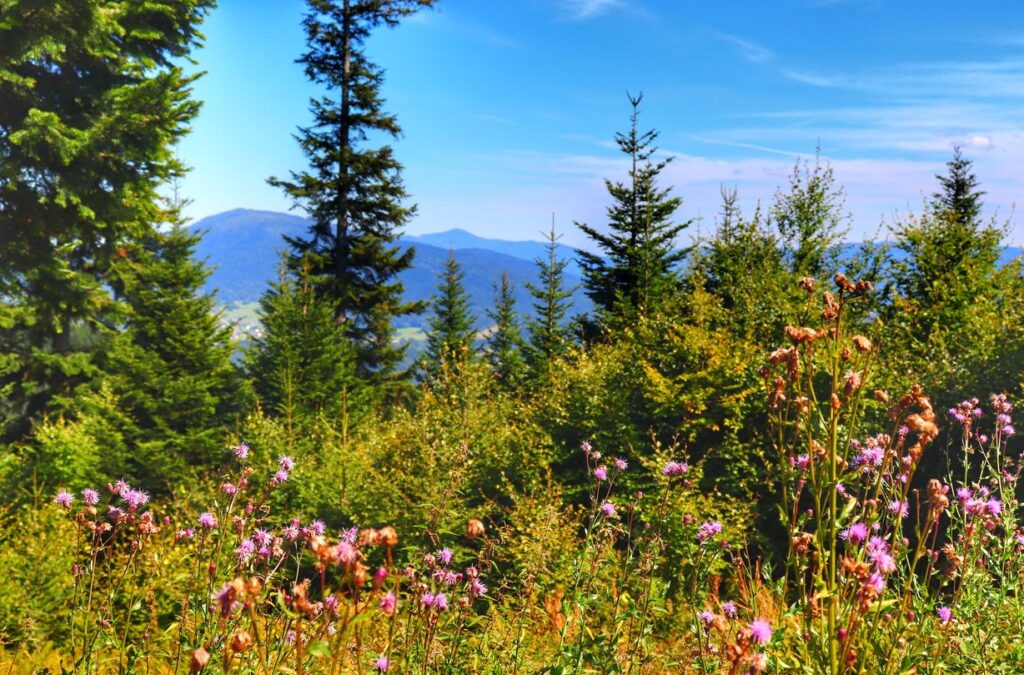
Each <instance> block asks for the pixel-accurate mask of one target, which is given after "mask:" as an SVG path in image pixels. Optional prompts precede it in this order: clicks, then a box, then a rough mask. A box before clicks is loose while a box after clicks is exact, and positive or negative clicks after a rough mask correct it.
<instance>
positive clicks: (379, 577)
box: [373, 567, 388, 588]
mask: <svg viewBox="0 0 1024 675" xmlns="http://www.w3.org/2000/svg"><path fill="white" fill-rule="evenodd" d="M387 578H388V568H387V567H378V568H377V571H376V572H374V573H373V587H374V588H380V585H381V584H382V583H384V580H385V579H387Z"/></svg>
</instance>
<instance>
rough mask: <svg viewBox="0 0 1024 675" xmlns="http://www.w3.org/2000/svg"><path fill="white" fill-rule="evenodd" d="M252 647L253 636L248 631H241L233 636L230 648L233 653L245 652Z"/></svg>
mask: <svg viewBox="0 0 1024 675" xmlns="http://www.w3.org/2000/svg"><path fill="white" fill-rule="evenodd" d="M251 646H252V635H250V634H249V632H248V631H244V630H240V631H238V632H237V633H235V634H234V635H232V636H231V642H230V647H231V651H233V652H239V653H240V652H244V651H245V650H247V649H248V648H249V647H251Z"/></svg>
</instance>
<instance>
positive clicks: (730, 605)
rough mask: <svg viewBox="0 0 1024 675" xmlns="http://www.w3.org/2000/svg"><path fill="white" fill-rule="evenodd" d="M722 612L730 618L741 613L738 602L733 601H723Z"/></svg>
mask: <svg viewBox="0 0 1024 675" xmlns="http://www.w3.org/2000/svg"><path fill="white" fill-rule="evenodd" d="M722 612H723V613H724V614H725V615H726V616H727V617H729V618H730V619H735V618H736V617H737V616H738V615H739V610H737V609H736V603H735V602H733V601H731V600H730V601H729V602H725V603H722Z"/></svg>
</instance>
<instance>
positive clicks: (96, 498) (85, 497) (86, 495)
mask: <svg viewBox="0 0 1024 675" xmlns="http://www.w3.org/2000/svg"><path fill="white" fill-rule="evenodd" d="M82 501H83V502H85V505H86V506H96V505H97V504H99V503H100V493H99V492H96V490H93V489H92V488H85V489H84V490H82Z"/></svg>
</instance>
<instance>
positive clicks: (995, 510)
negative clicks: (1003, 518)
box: [985, 497, 1003, 516]
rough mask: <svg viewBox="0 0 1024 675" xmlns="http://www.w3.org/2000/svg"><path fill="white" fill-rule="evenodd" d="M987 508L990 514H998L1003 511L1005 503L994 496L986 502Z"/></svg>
mask: <svg viewBox="0 0 1024 675" xmlns="http://www.w3.org/2000/svg"><path fill="white" fill-rule="evenodd" d="M985 510H986V511H988V514H989V515H990V516H998V515H999V514H1000V513H1002V512H1003V503H1002V502H1001V501H999V500H998V499H996V498H995V497H993V498H992V499H990V500H988V501H987V502H985Z"/></svg>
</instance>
